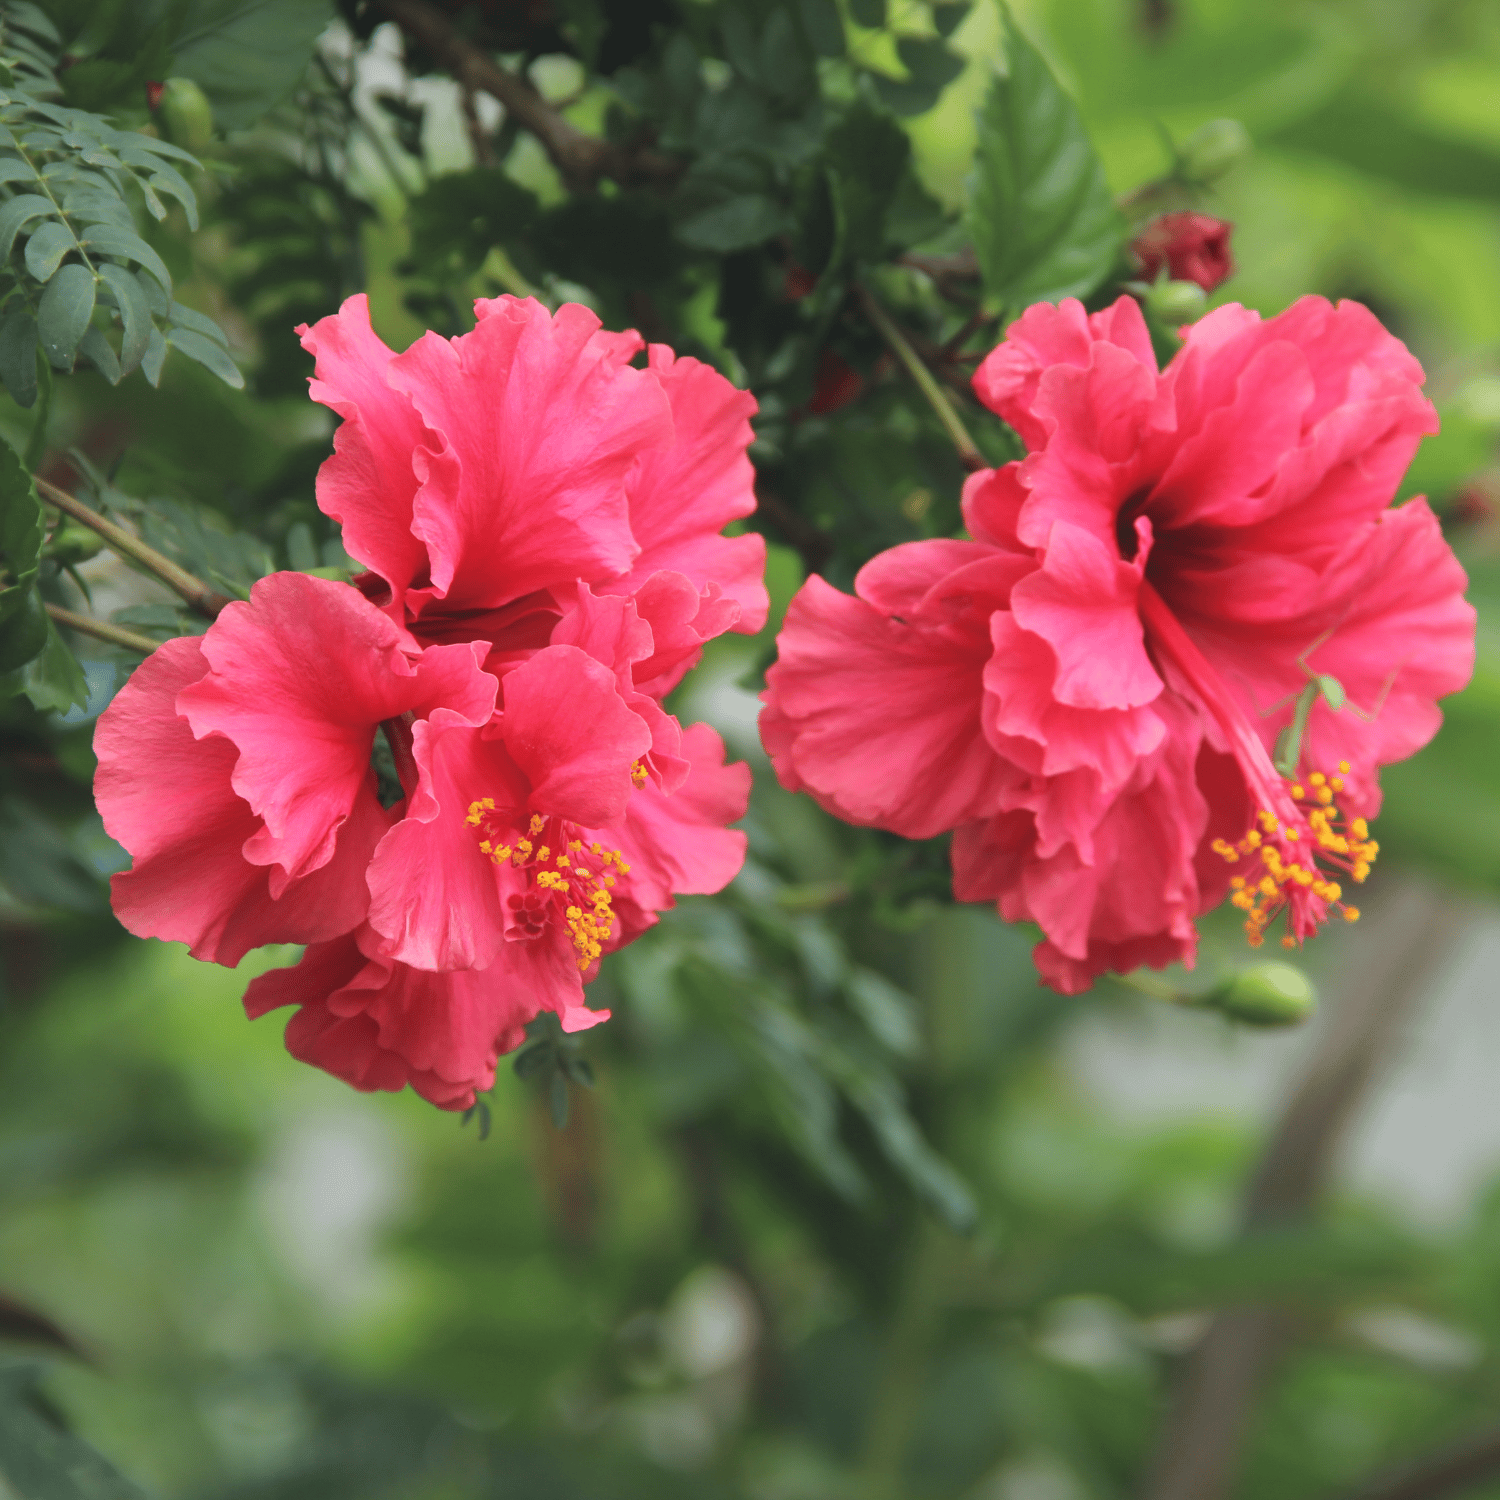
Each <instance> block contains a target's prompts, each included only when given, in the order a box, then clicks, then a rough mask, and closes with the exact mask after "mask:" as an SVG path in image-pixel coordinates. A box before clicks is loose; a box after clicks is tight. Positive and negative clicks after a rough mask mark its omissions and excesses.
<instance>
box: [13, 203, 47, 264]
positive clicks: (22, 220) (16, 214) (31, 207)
mask: <svg viewBox="0 0 1500 1500" xmlns="http://www.w3.org/2000/svg"><path fill="white" fill-rule="evenodd" d="M55 212H56V210H55V208H54V207H53V204H52V200H51V199H50V198H43V197H40V196H39V195H38V194H36V193H23V194H21V196H20V197H19V198H12V199H11V200H10V202H9V203H7V204H5V205H4V206H3V207H0V262H3V261H6V260H9V259H10V252H11V250H12V248H13V247H14V245H15V243H16V236H17V235H18V234H19V233H20V232H21V227H22V226H23V225H25V224H29V223H31V221H32V220H33V219H40V218H42V217H44V216H48V217H50V216H51V215H52V214H53V213H55Z"/></svg>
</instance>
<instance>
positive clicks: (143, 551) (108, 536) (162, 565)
mask: <svg viewBox="0 0 1500 1500" xmlns="http://www.w3.org/2000/svg"><path fill="white" fill-rule="evenodd" d="M34 478H35V480H36V487H37V492H38V493H39V494H40V495H41V497H42V499H44V500H45V501H46V502H47V504H48V505H51V506H53V507H55V508H56V509H57V510H60V511H62V513H63V514H64V515H66V516H72V518H73V519H74V520H75V521H77V522H78V523H79V524H80V525H82V526H87V527H88V528H89V530H90V531H94V532H97V533H98V535H99V536H101V537H102V538H103V539H104V544H105V545H106V546H107V547H108V548H109V549H110V550H111V551H112V552H117V553H118V554H119V555H120V556H121V557H126V558H129V559H130V561H131V562H134V563H138V564H139V565H140V566H141V567H143V568H145V569H146V571H147V572H148V573H154V574H155V575H156V577H157V578H159V579H160V580H161V581H162V582H163V583H164V584H166V586H167V587H168V588H169V589H171V590H172V592H173V593H174V594H176V595H177V596H178V597H179V598H181V599H182V600H183V601H184V602H185V603H186V604H187V605H188V607H189V608H190V609H193V610H195V611H197V613H198V614H200V615H202V616H203V617H204V619H206V620H214V619H217V618H218V615H219V611H220V610H221V609H223V608H224V606H225V605H226V604H228V603H229V602H230V600H229V596H228V595H227V594H221V593H219V591H218V590H217V589H211V588H209V586H208V585H207V584H206V583H204V582H203V581H202V579H200V578H195V577H194V576H193V575H192V574H191V573H189V572H188V570H187V569H186V568H181V567H179V566H178V565H177V564H176V563H174V562H173V561H172V559H171V558H170V557H164V556H163V555H162V554H161V553H160V552H158V551H157V550H156V548H155V547H151V546H148V545H147V544H146V543H145V542H143V541H142V540H141V539H140V538H139V537H138V536H133V535H132V534H131V533H130V532H128V531H126V530H125V528H124V527H123V526H116V525H115V523H114V522H113V521H109V520H106V519H105V518H104V517H103V516H101V515H100V514H99V513H98V511H96V510H91V509H90V508H89V507H88V506H87V505H85V504H84V503H83V501H82V500H79V499H78V498H77V497H76V496H73V495H70V494H69V493H68V492H67V491H66V490H61V489H59V488H58V487H57V486H56V485H55V484H50V483H49V482H48V481H47V480H45V479H43V478H42V477H41V476H40V475H36V476H34ZM79 618H80V619H82V618H84V617H83V616H79ZM137 639H139V640H145V639H146V637H145V636H139V637H137ZM159 644H160V643H159V642H157V641H152V642H151V645H150V647H149V648H148V649H149V650H151V651H154V650H155V649H156V647H157V646H158V645H159Z"/></svg>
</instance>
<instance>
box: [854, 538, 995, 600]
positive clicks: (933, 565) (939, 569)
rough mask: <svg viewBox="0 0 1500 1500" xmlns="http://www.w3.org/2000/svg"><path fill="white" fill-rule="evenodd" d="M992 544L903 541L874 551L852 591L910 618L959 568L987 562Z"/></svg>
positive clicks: (992, 553) (858, 575) (991, 551)
mask: <svg viewBox="0 0 1500 1500" xmlns="http://www.w3.org/2000/svg"><path fill="white" fill-rule="evenodd" d="M993 556H994V548H992V547H989V546H986V545H985V544H984V543H982V542H954V541H947V540H941V539H940V540H937V541H931V542H902V543H901V544H900V545H899V546H896V547H888V548H887V549H886V550H885V551H884V552H880V553H877V554H876V555H875V556H874V557H872V558H871V559H870V561H869V562H867V563H866V564H865V565H864V567H862V568H861V569H860V570H859V572H858V573H857V574H856V575H855V578H854V592H855V593H856V594H858V595H859V597H860V598H861V599H865V600H868V601H869V602H870V603H871V604H873V605H874V606H875V608H876V609H878V610H879V611H880V612H881V614H884V615H890V616H891V617H892V618H894V619H898V620H910V619H912V618H913V617H914V616H916V615H918V614H919V613H920V612H921V609H922V601H923V600H924V599H926V597H927V595H928V594H929V593H930V592H931V591H932V590H933V589H934V588H936V587H938V586H939V585H941V584H944V583H946V582H947V580H948V579H949V578H951V577H952V575H953V574H954V573H956V572H957V571H958V570H959V569H960V568H962V567H965V566H967V565H968V564H970V563H975V562H987V561H989V559H990V558H992V557H993Z"/></svg>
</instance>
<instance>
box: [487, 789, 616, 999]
mask: <svg viewBox="0 0 1500 1500" xmlns="http://www.w3.org/2000/svg"><path fill="white" fill-rule="evenodd" d="M515 816H516V815H515V814H514V813H510V812H508V811H506V812H501V811H498V810H497V809H496V807H495V801H494V798H493V797H481V798H480V799H479V800H478V801H476V802H471V803H470V804H469V811H468V814H467V816H466V818H465V820H464V821H465V822H467V823H468V825H469V826H470V827H471V828H473V829H476V830H477V831H478V835H479V852H480V853H481V854H485V855H488V856H489V858H490V859H492V860H493V861H494V862H495V863H496V864H497V865H504V864H510V865H512V866H514V867H515V868H516V869H520V870H525V871H527V873H528V874H529V876H530V883H529V885H528V886H527V889H526V891H525V893H524V894H523V895H512V896H511V897H510V898H509V905H510V912H509V915H510V917H511V918H512V919H513V920H514V921H515V923H516V925H517V926H518V927H520V928H521V929H522V930H523V931H524V932H525V933H526V935H527V936H528V937H540V936H541V935H542V933H543V932H544V931H545V929H546V926H547V923H548V921H549V920H550V919H552V918H553V917H556V918H557V919H558V920H560V921H561V922H562V923H563V924H564V926H565V927H566V928H567V930H568V934H569V936H570V938H571V940H572V944H573V947H574V949H575V951H576V956H577V959H578V967H579V968H580V969H586V968H588V967H589V965H590V964H592V963H593V962H594V961H595V960H596V959H597V958H598V957H599V955H600V954H601V953H602V952H603V951H604V944H605V943H606V942H607V941H608V940H609V937H610V934H611V933H612V932H613V930H614V922H615V914H614V911H613V909H612V906H611V900H612V898H611V896H610V892H611V891H612V890H613V889H614V885H615V879H616V877H617V876H619V875H628V874H629V873H630V866H629V865H627V864H626V863H625V861H624V860H623V859H621V858H620V851H619V850H618V849H606V848H604V847H603V845H601V844H599V843H595V842H590V843H589V844H587V845H585V843H584V841H583V840H582V839H581V838H578V837H576V835H577V833H578V830H577V829H576V828H575V827H574V826H573V824H571V823H568V822H565V821H564V820H563V819H562V818H546V817H543V816H542V815H541V814H540V813H533V814H532V815H531V817H530V820H529V821H528V822H527V823H526V824H525V826H524V830H523V829H521V828H519V827H518V826H517V825H516V823H515V822H514V819H515Z"/></svg>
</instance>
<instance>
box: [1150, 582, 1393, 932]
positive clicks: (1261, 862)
mask: <svg viewBox="0 0 1500 1500" xmlns="http://www.w3.org/2000/svg"><path fill="white" fill-rule="evenodd" d="M1139 598H1140V609H1141V620H1142V622H1143V623H1144V625H1145V627H1146V635H1147V638H1148V639H1149V641H1150V642H1151V645H1152V647H1153V648H1154V649H1155V651H1156V652H1157V653H1158V654H1159V656H1161V657H1162V658H1165V659H1167V660H1170V661H1171V662H1172V664H1173V665H1174V666H1175V667H1176V668H1177V669H1178V671H1179V672H1180V673H1181V675H1182V676H1183V677H1184V678H1185V679H1186V680H1187V684H1188V686H1189V687H1191V688H1192V690H1193V693H1194V695H1195V696H1196V697H1197V699H1198V701H1199V703H1201V704H1202V706H1203V707H1204V708H1205V709H1206V710H1207V711H1208V712H1209V713H1210V714H1211V715H1212V716H1213V718H1214V720H1215V722H1216V723H1217V724H1218V725H1219V728H1220V729H1221V730H1223V732H1224V737H1225V738H1226V739H1227V740H1228V741H1229V748H1230V750H1231V752H1232V753H1233V755H1234V758H1235V760H1236V761H1237V762H1238V763H1239V767H1240V771H1241V773H1242V774H1243V776H1244V778H1245V785H1246V787H1247V788H1248V790H1249V792H1250V796H1251V803H1252V806H1255V807H1256V809H1257V811H1256V814H1255V820H1254V824H1253V825H1252V827H1251V828H1250V831H1249V832H1248V833H1246V835H1245V836H1244V838H1242V839H1241V840H1240V841H1239V842H1238V843H1237V844H1231V843H1229V842H1228V841H1227V840H1225V839H1215V840H1214V841H1213V843H1212V845H1211V846H1210V847H1211V848H1212V849H1213V850H1214V852H1215V853H1217V854H1219V855H1221V856H1222V857H1223V858H1224V859H1226V860H1228V861H1229V862H1230V863H1231V864H1235V863H1238V862H1239V861H1240V860H1241V859H1250V860H1253V861H1254V864H1253V865H1252V868H1251V870H1250V873H1249V874H1248V875H1246V876H1240V877H1236V879H1235V880H1234V881H1233V882H1232V885H1233V890H1234V894H1233V895H1232V896H1231V897H1230V900H1231V901H1232V902H1233V903H1234V904H1235V905H1236V906H1238V907H1239V908H1240V909H1241V910H1242V911H1243V912H1244V913H1245V931H1246V933H1247V934H1248V936H1249V938H1250V943H1251V946H1252V947H1259V946H1260V944H1261V942H1262V941H1263V937H1264V932H1265V928H1266V926H1267V925H1268V924H1269V923H1270V922H1271V920H1272V919H1273V918H1274V917H1275V916H1277V914H1278V913H1280V912H1282V911H1285V912H1286V914H1287V932H1286V936H1285V937H1284V938H1283V939H1282V942H1283V945H1284V946H1286V947H1288V948H1290V947H1295V946H1296V945H1297V944H1299V943H1301V942H1302V941H1303V939H1304V938H1309V937H1311V936H1312V935H1313V934H1314V933H1315V932H1316V931H1317V929H1318V927H1319V926H1320V925H1321V924H1322V923H1324V922H1326V921H1328V920H1329V917H1330V915H1331V913H1332V911H1335V910H1336V911H1338V912H1339V914H1340V915H1341V916H1343V918H1344V919H1345V921H1349V922H1354V921H1357V920H1358V919H1359V910H1358V908H1356V907H1352V906H1346V905H1344V904H1343V902H1342V901H1341V900H1340V897H1341V896H1342V895H1343V888H1342V887H1341V886H1340V885H1339V883H1338V881H1336V880H1334V879H1331V878H1330V875H1331V873H1332V872H1335V871H1337V872H1342V873H1344V874H1346V875H1347V876H1348V877H1349V879H1350V880H1352V881H1354V882H1355V883H1356V884H1358V883H1360V882H1361V881H1363V880H1364V878H1365V876H1366V875H1368V874H1369V873H1370V866H1371V865H1372V864H1373V863H1374V861H1375V856H1376V854H1377V853H1378V852H1379V845H1378V844H1376V843H1375V842H1374V840H1372V839H1371V838H1370V836H1369V828H1368V826H1367V825H1366V823H1365V820H1364V819H1363V818H1355V819H1353V820H1352V821H1350V822H1348V823H1345V821H1344V818H1343V815H1342V814H1341V813H1340V812H1339V809H1338V808H1337V807H1336V806H1335V805H1334V800H1333V799H1334V795H1335V793H1337V792H1340V791H1342V790H1343V789H1344V783H1343V781H1342V779H1341V777H1342V776H1343V775H1345V774H1347V773H1348V770H1349V763H1348V761H1340V762H1339V772H1340V775H1339V776H1335V777H1333V778H1332V780H1330V779H1329V778H1328V777H1326V776H1324V775H1323V773H1322V772H1320V771H1314V772H1313V773H1312V774H1311V775H1310V776H1309V777H1308V778H1307V787H1304V786H1303V785H1302V784H1301V783H1300V782H1296V783H1293V782H1289V781H1287V780H1286V779H1285V778H1283V777H1282V776H1281V775H1280V774H1279V773H1278V772H1277V770H1276V768H1275V767H1274V766H1273V765H1272V764H1271V757H1270V756H1269V755H1268V754H1267V753H1266V747H1265V746H1264V745H1263V744H1262V743H1261V740H1260V736H1259V735H1258V734H1256V733H1255V731H1254V730H1253V729H1252V728H1251V727H1250V725H1249V724H1248V723H1247V722H1246V721H1245V716H1244V714H1243V713H1242V712H1241V710H1240V707H1239V705H1238V704H1237V703H1236V702H1235V701H1234V699H1233V698H1231V697H1230V695H1229V693H1228V692H1227V690H1226V689H1225V687H1224V684H1223V683H1222V682H1221V681H1220V680H1219V674H1218V673H1217V672H1215V671H1214V669H1213V667H1212V666H1211V665H1210V664H1209V661H1208V659H1207V658H1206V657H1205V656H1204V655H1203V653H1202V652H1201V651H1200V650H1199V649H1198V647H1197V646H1196V645H1194V643H1193V641H1192V639H1191V638H1190V637H1189V636H1188V633H1187V631H1185V630H1184V629H1183V628H1182V624H1181V622H1180V621H1179V620H1178V619H1177V617H1176V616H1175V615H1174V614H1173V613H1172V611H1171V610H1170V609H1169V608H1168V607H1167V604H1166V602H1165V601H1164V600H1163V599H1162V597H1161V595H1160V594H1158V593H1157V592H1156V590H1155V589H1154V588H1153V587H1152V586H1151V584H1150V583H1148V582H1146V581H1145V580H1142V582H1141V591H1140V596H1139ZM1308 787H1310V788H1311V789H1312V791H1311V794H1310V795H1309V792H1308Z"/></svg>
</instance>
